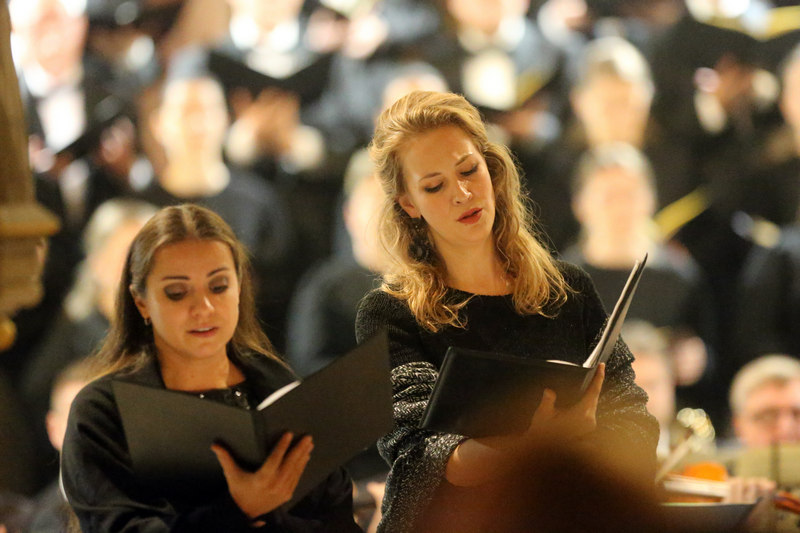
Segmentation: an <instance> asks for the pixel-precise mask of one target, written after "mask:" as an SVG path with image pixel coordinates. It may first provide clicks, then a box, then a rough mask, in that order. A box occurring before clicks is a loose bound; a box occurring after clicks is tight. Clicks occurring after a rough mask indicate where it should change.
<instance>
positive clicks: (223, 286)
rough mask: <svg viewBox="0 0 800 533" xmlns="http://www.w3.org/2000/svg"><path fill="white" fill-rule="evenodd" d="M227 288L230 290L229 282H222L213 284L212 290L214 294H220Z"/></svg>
mask: <svg viewBox="0 0 800 533" xmlns="http://www.w3.org/2000/svg"><path fill="white" fill-rule="evenodd" d="M226 290H228V284H227V283H222V284H219V285H213V286H212V287H211V292H213V293H214V294H220V293H223V292H225V291H226Z"/></svg>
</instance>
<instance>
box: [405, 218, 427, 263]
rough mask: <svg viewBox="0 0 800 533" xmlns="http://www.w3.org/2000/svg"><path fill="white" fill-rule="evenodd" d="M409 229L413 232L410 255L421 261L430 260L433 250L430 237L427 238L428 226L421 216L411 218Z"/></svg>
mask: <svg viewBox="0 0 800 533" xmlns="http://www.w3.org/2000/svg"><path fill="white" fill-rule="evenodd" d="M411 230H412V232H413V234H414V235H413V237H412V240H411V247H410V248H411V249H410V250H409V252H410V255H411V257H412V258H414V259H416V260H417V261H419V262H421V263H428V262H430V258H431V254H432V252H433V250H432V248H431V243H430V239H428V228H427V226H426V224H425V220H424V219H423V218H422V217H419V218H412V219H411Z"/></svg>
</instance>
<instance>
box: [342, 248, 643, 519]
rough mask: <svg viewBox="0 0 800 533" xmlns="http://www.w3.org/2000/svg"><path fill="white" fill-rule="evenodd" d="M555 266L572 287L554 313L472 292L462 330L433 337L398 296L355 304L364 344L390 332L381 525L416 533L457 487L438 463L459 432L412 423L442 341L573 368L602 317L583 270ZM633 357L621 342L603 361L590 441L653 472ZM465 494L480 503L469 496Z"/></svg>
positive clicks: (376, 295) (377, 295)
mask: <svg viewBox="0 0 800 533" xmlns="http://www.w3.org/2000/svg"><path fill="white" fill-rule="evenodd" d="M559 265H560V268H561V271H562V273H563V274H564V277H565V279H566V281H567V283H568V285H569V286H570V287H571V288H572V289H573V291H574V292H570V293H569V295H568V298H567V301H566V303H564V304H563V306H561V307H560V308H559V309H558V314H557V316H555V317H554V318H547V317H545V316H542V315H538V314H537V315H520V314H518V313H517V312H516V311H515V310H514V307H513V303H512V301H511V296H477V295H473V297H472V299H471V300H470V301H469V303H468V304H467V305H466V306H465V307H464V308H462V310H461V317H462V319H466V320H467V323H466V327H465V328H455V327H452V326H447V327H444V328H442V329H440V330H439V331H437V332H435V333H433V332H430V331H428V330H426V329H424V328H423V327H422V326H420V325H419V324H418V323H417V321H416V320H415V318H414V315H413V314H412V313H411V311H410V309H409V307H408V305H407V304H406V303H405V302H403V301H400V300H398V299H396V298H394V297H392V296H390V295H389V294H388V293H385V292H382V291H380V290H376V291H373V292H371V293H370V294H369V295H368V296H367V297H366V298H365V299H364V301H363V302H362V304H361V306H360V308H359V312H358V318H357V320H356V336H357V337H358V339H359V341H363V340H364V339H367V338H369V337H370V336H371V335H373V334H374V333H375V332H376V331H378V330H379V329H381V328H384V327H385V328H387V330H388V334H389V353H390V357H391V366H392V384H393V388H394V417H395V426H394V428H393V430H392V431H391V432H390V433H389V434H388V435H387V436H385V437H384V438H382V439H381V440H380V441H378V449H379V450H380V452H381V455H382V456H383V457H384V459H385V460H386V461H387V462H389V464H390V465H391V471H390V473H389V477H388V479H387V483H386V495H385V497H384V501H383V521H382V522H381V530H382V531H387V532H391V533H399V532H406V531H419V529H418V528H419V527H420V526H421V525H422V524H421V522H423V523H424V522H425V521H426V520H427V519H428V517H427V516H424V515H425V513H426V511H428V510H430V509H431V508H433V507H436V504H435V503H434V502H435V501H436V500H437V494H438V493H441V490H442V488H443V487H444V488H445V490H448V491H450V492H451V493H452V492H453V491H454V490H455V489H454V488H453V487H452V485H449V484H448V483H447V482H446V481H445V478H444V473H445V468H446V465H447V462H448V460H449V457H450V455H451V454H452V453H453V451H454V450H455V448H456V447H457V446H458V445H459V443H461V441H463V440H464V439H465V438H466V437H463V436H461V435H451V434H445V433H435V432H431V431H427V430H421V429H418V425H419V422H420V421H421V419H422V415H423V413H424V411H425V407H426V405H427V403H428V399H429V398H430V394H431V391H432V389H433V384H434V382H435V381H436V377H437V375H438V371H439V367H440V366H441V364H442V360H443V359H444V355H445V352H446V351H447V348H448V347H449V346H451V345H453V346H457V347H463V348H472V349H477V350H490V351H497V352H504V353H510V354H518V355H521V356H525V357H530V358H534V359H560V360H564V361H570V362H574V363H577V364H581V363H583V361H584V360H585V359H586V357H588V355H589V353H590V352H591V350H592V348H593V346H594V345H595V344H596V341H597V337H598V333H599V332H600V330H601V328H602V327H603V324H604V322H605V320H606V313H605V311H604V309H603V304H602V303H601V302H600V299H599V297H598V296H597V293H596V292H595V290H594V287H593V286H592V282H591V280H590V279H589V277H588V276H587V275H586V273H585V272H583V271H582V270H580V269H579V268H577V267H575V266H574V265H570V264H568V263H563V262H562V263H559ZM450 296H451V297H455V298H457V299H459V300H462V299H463V298H464V297H468V296H469V294H467V293H463V292H461V291H455V290H452V289H451V290H450ZM632 360H633V357H632V356H631V354H630V351H629V350H628V348H627V346H625V344H624V343H623V342H621V341H618V342H617V345H616V346H615V348H614V352H613V354H612V356H611V358H610V359H609V361H608V363H607V369H606V377H605V382H604V385H603V390H602V392H601V394H600V401H599V404H598V408H597V430H596V431H595V432H594V433H593V434H592V440H593V441H594V442H596V443H597V444H598V445H600V446H602V447H603V448H605V449H609V450H610V449H614V450H617V451H618V452H620V453H625V454H626V457H629V458H630V459H631V461H634V460H642V461H644V462H645V463H648V464H650V463H652V468H653V470H654V467H655V447H656V441H657V440H658V425H657V422H656V421H655V419H654V418H653V417H652V416H651V415H649V414H648V413H647V410H646V408H645V402H646V399H647V397H646V395H645V393H644V391H642V390H641V389H640V388H639V387H638V386H637V385H636V384H635V383H634V381H633V378H634V375H633V370H632V369H631V361H632ZM466 499H467V500H468V501H472V502H474V503H475V504H477V503H478V501H476V500H475V498H472V499H469V498H466ZM439 507H440V508H441V507H443V506H442V505H439ZM440 510H441V511H442V512H447V511H448V510H447V509H440ZM468 511H469V509H468V508H464V507H462V508H461V509H458V510H456V513H451V517H452V519H453V520H463V518H461V517H460V516H458V515H465V514H468ZM495 525H496V524H495ZM468 526H469V525H468ZM471 527H474V525H471ZM451 529H452V528H451ZM451 529H448V530H451ZM473 530H474V529H473ZM492 530H495V531H497V530H501V529H492Z"/></svg>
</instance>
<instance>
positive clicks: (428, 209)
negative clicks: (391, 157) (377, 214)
mask: <svg viewBox="0 0 800 533" xmlns="http://www.w3.org/2000/svg"><path fill="white" fill-rule="evenodd" d="M400 157H401V160H402V165H403V175H404V186H405V191H406V192H404V193H403V194H401V195H400V196H399V197H398V199H397V200H398V202H399V203H400V206H401V207H402V208H403V209H404V210H405V211H406V213H408V215H409V216H411V217H412V218H419V217H422V218H423V219H424V220H425V221H426V222H427V224H428V226H429V227H430V229H431V234H432V235H433V241H434V242H433V243H434V245H435V246H436V248H437V250H439V252H440V253H446V252H447V250H448V249H451V250H463V249H467V248H474V247H476V246H480V245H485V244H486V243H487V242H488V241H491V239H492V226H493V224H494V216H495V198H494V188H493V186H492V180H491V176H490V175H489V170H488V169H487V167H486V160H485V159H484V157H483V154H482V153H481V152H480V151H479V150H478V148H477V147H476V146H475V144H474V143H473V142H472V139H471V138H470V137H469V136H468V135H467V134H466V133H465V132H464V131H463V130H462V129H461V128H459V127H457V126H443V127H440V128H437V129H434V130H430V131H427V132H425V133H422V134H420V135H418V136H417V137H415V138H413V139H412V140H411V141H409V142H408V144H407V145H406V146H405V147H404V149H403V150H402V151H401V153H400Z"/></svg>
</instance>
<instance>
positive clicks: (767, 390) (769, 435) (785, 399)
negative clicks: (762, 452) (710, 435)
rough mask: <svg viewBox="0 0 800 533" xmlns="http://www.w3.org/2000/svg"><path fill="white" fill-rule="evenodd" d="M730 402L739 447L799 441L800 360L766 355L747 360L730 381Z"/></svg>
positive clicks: (785, 356) (784, 356)
mask: <svg viewBox="0 0 800 533" xmlns="http://www.w3.org/2000/svg"><path fill="white" fill-rule="evenodd" d="M730 405H731V411H732V413H733V429H734V431H735V433H736V437H737V438H738V439H739V441H740V442H741V444H742V445H743V446H745V447H748V448H749V447H764V446H769V445H771V444H776V443H779V444H786V443H795V444H796V443H800V361H798V360H797V358H795V357H790V356H787V355H767V356H762V357H759V358H758V359H755V360H753V361H751V362H749V363H748V364H746V365H745V366H744V367H742V369H741V370H739V372H738V373H737V374H736V377H735V378H734V380H733V383H732V385H731V390H730Z"/></svg>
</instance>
